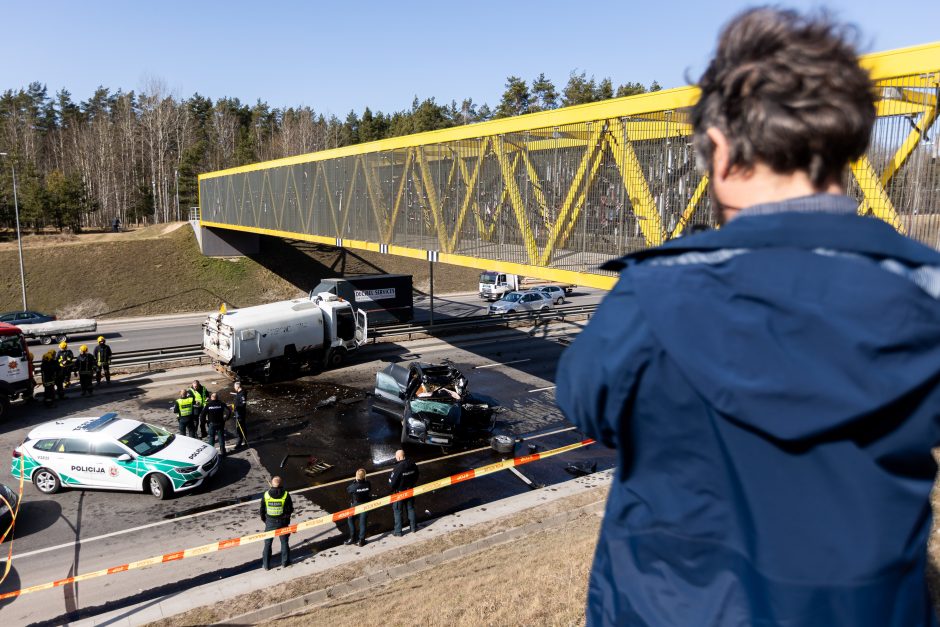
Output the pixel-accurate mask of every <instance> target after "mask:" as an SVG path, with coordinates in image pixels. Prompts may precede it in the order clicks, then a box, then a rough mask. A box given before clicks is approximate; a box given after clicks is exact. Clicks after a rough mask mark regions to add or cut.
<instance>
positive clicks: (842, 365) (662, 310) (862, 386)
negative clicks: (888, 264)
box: [621, 213, 940, 441]
mask: <svg viewBox="0 0 940 627" xmlns="http://www.w3.org/2000/svg"><path fill="white" fill-rule="evenodd" d="M884 260H895V261H896V262H899V263H900V264H901V266H903V267H904V268H909V269H914V268H919V267H921V266H937V267H940V254H938V253H937V252H935V251H933V250H931V249H929V248H926V247H924V246H921V245H919V244H917V243H916V242H913V241H912V240H908V239H907V238H904V237H902V236H900V235H898V234H897V233H896V232H895V231H894V230H893V229H891V227H889V226H888V225H886V224H884V223H882V222H880V221H877V220H874V219H868V218H859V217H856V216H835V215H826V214H814V215H810V214H794V213H791V214H776V215H772V216H760V217H742V218H738V219H737V220H734V221H732V222H731V223H729V224H728V225H727V226H725V227H724V228H722V229H721V230H720V231H715V232H709V233H704V234H702V235H697V236H692V237H688V238H683V240H680V241H679V242H676V243H675V244H674V245H672V246H669V245H667V246H664V247H660V248H658V249H653V250H652V251H644V252H643V253H640V254H637V255H634V256H628V257H626V258H624V259H623V260H621V263H623V264H624V265H625V266H627V270H625V272H624V276H623V280H624V281H627V282H628V283H629V284H631V285H632V286H633V288H634V290H635V292H636V295H637V299H638V303H639V305H640V307H641V309H642V310H643V312H644V317H645V319H646V321H647V323H648V324H649V325H650V328H651V331H652V333H653V335H654V336H655V338H656V340H657V341H658V343H659V344H660V346H661V347H662V348H663V350H664V351H665V353H666V354H667V355H668V357H669V358H670V359H672V360H673V361H674V362H675V363H676V365H677V366H678V367H679V369H680V370H681V372H682V373H683V375H684V376H685V377H686V378H687V379H688V381H689V382H690V384H691V385H692V387H693V388H695V390H696V391H697V393H698V394H699V395H700V396H701V397H702V398H703V399H704V400H705V401H706V402H707V403H708V404H709V405H710V406H711V407H713V408H714V409H715V410H716V411H717V412H719V413H720V414H722V415H723V416H725V417H726V418H728V419H730V420H733V421H736V422H739V423H744V424H745V425H747V426H748V427H749V428H753V429H756V430H758V431H760V432H763V433H765V434H767V435H768V436H770V437H772V438H775V439H780V440H790V441H801V440H806V439H810V438H816V437H819V436H821V435H822V434H825V433H829V432H833V431H835V430H838V429H840V428H841V427H845V426H847V425H849V424H850V423H854V422H856V421H860V420H865V419H866V418H871V419H872V420H879V427H883V426H884V425H883V416H884V412H885V411H886V410H887V413H888V414H889V415H890V414H892V413H902V412H903V411H904V409H903V408H904V407H905V405H906V403H909V402H912V401H916V398H917V397H919V396H920V395H922V394H924V393H926V392H927V391H928V390H929V389H931V388H932V387H933V386H935V385H936V384H937V383H938V382H940V301H938V300H937V299H935V298H933V297H931V296H930V295H928V294H927V293H926V292H925V291H924V289H922V288H921V287H919V286H918V285H917V284H915V282H913V281H912V280H911V279H910V278H908V277H906V276H902V275H901V274H898V273H897V272H890V271H888V269H886V268H885V267H884V266H883V265H882V264H881V262H882V261H884ZM680 265H681V268H680V267H677V266H680ZM938 276H940V275H938ZM663 393H664V394H668V393H669V391H668V390H663ZM892 408H893V409H894V411H893V412H892Z"/></svg>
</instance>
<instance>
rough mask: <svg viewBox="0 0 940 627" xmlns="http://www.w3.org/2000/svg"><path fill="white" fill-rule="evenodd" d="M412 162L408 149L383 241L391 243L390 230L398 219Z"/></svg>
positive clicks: (410, 152) (412, 155)
mask: <svg viewBox="0 0 940 627" xmlns="http://www.w3.org/2000/svg"><path fill="white" fill-rule="evenodd" d="M413 163H414V151H412V150H409V151H408V152H407V154H406V155H405V165H404V167H403V168H402V171H401V180H400V181H399V182H398V193H397V194H395V204H394V205H392V215H391V217H389V219H388V223H387V224H386V225H385V227H386V228H385V238H384V239H385V241H386V242H389V243H391V241H392V232H393V231H394V230H395V223H396V222H397V221H398V213H399V211H400V210H401V201H402V199H403V198H404V197H405V188H406V187H407V186H408V175H409V173H410V171H411V166H412V164H413Z"/></svg>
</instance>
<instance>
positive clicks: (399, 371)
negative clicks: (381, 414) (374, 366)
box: [372, 364, 408, 415]
mask: <svg viewBox="0 0 940 627" xmlns="http://www.w3.org/2000/svg"><path fill="white" fill-rule="evenodd" d="M407 381H408V368H405V367H402V366H399V365H398V364H389V365H388V366H386V367H385V368H383V369H382V370H380V371H379V372H377V373H376V374H375V394H374V396H373V403H372V404H373V407H375V408H376V409H378V410H379V411H385V412H391V413H394V414H396V415H400V414H401V411H402V408H403V407H404V406H405V400H404V398H403V396H404V394H405V385H406V384H407Z"/></svg>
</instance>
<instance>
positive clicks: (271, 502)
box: [264, 490, 287, 518]
mask: <svg viewBox="0 0 940 627" xmlns="http://www.w3.org/2000/svg"><path fill="white" fill-rule="evenodd" d="M286 501H287V490H284V496H282V497H281V498H279V499H275V498H272V497H271V495H270V494H268V493H267V492H265V493H264V513H265V514H267V515H268V516H270V517H271V518H280V517H281V516H283V515H284V503H285V502H286Z"/></svg>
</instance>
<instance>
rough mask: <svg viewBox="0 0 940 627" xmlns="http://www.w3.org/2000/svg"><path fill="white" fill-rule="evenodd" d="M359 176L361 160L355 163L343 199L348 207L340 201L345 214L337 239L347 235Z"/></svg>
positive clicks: (356, 160)
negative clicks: (351, 206) (350, 207)
mask: <svg viewBox="0 0 940 627" xmlns="http://www.w3.org/2000/svg"><path fill="white" fill-rule="evenodd" d="M357 174H359V159H355V160H354V161H353V173H352V176H351V177H349V187H347V188H346V196H345V197H344V198H343V199H342V201H345V204H346V206H345V207H344V206H343V202H342V201H340V207H339V210H340V213H342V214H343V220H342V224H341V225H340V231H339V233H337V234H336V237H340V238H342V237H343V236H344V235H346V225H347V224H348V223H349V214H350V213H352V212H351V211H350V210H349V206H350V205H351V204H352V197H353V192H354V191H355V190H356V175H357Z"/></svg>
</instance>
